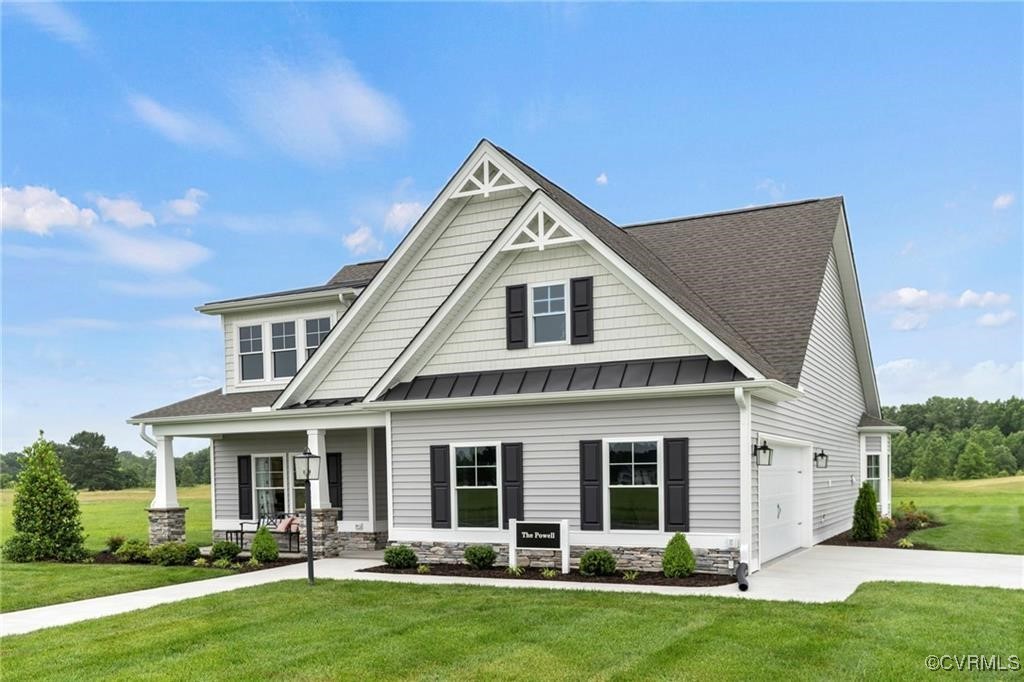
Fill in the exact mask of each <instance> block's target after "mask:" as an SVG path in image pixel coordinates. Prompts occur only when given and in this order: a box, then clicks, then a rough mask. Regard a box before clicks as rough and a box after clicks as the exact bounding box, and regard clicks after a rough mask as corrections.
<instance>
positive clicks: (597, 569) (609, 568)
mask: <svg viewBox="0 0 1024 682" xmlns="http://www.w3.org/2000/svg"><path fill="white" fill-rule="evenodd" d="M615 564H616V562H615V557H613V556H612V553H611V552H609V551H608V550H607V549H588V550H587V551H586V552H584V553H583V556H581V557H580V573H582V574H583V575H611V574H612V573H615Z"/></svg>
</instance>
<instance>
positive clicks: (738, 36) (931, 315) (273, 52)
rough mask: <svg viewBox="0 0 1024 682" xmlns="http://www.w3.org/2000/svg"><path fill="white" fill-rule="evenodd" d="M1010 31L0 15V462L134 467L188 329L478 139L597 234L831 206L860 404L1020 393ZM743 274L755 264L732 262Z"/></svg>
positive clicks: (395, 223) (631, 19)
mask: <svg viewBox="0 0 1024 682" xmlns="http://www.w3.org/2000/svg"><path fill="white" fill-rule="evenodd" d="M1022 28H1024V27H1022V7H1021V6H1020V5H1013V4H1005V5H961V6H957V5H881V4H871V5H863V6H846V5H795V4H793V5H791V4H787V5H767V4H758V5H739V4H729V5H621V4H620V5H607V6H605V5H571V6H546V5H537V4H534V5H512V4H501V5H486V6H485V5H463V4H448V5H426V4H416V5H331V4H314V5H284V4H256V5H242V4H233V3H226V4H221V5H206V4H169V3H153V4H150V3H139V4H131V5H108V4H88V3H87V4H74V5H31V6H29V5H20V6H19V5H11V4H7V3H5V5H4V7H3V25H2V30H3V36H2V37H3V47H2V50H3V52H2V76H3V81H2V106H3V113H2V115H3V119H2V132H3V151H2V161H3V187H4V190H3V200H4V204H3V233H2V237H3V261H2V264H3V443H2V447H3V449H4V450H5V451H6V450H10V449H14V448H20V447H21V446H23V445H24V444H26V443H27V442H28V441H30V440H31V439H32V438H33V436H34V434H35V433H36V431H37V430H38V429H40V428H43V429H45V430H46V432H47V434H48V436H50V437H53V438H57V439H65V438H67V437H68V436H69V435H71V434H72V433H74V432H75V431H78V430H80V429H92V430H100V431H103V432H105V433H106V434H108V437H109V438H110V439H111V440H112V441H113V442H115V443H116V444H117V445H119V446H121V447H124V448H130V449H134V450H136V451H141V450H142V449H143V447H142V443H141V441H140V440H139V439H138V437H137V435H136V433H135V431H134V429H132V428H130V427H128V426H127V425H125V424H124V419H125V418H126V417H128V416H129V415H131V414H134V413H137V412H140V411H143V410H145V409H149V408H152V407H156V406H158V405H161V404H164V403H167V402H170V401H172V400H177V399H180V398H183V397H187V396H189V395H193V394H196V393H200V392H203V391H206V390H210V389H212V388H215V387H217V386H219V385H220V384H221V382H222V374H223V370H222V363H223V359H222V355H221V349H220V340H219V331H218V328H217V325H216V322H215V321H214V320H210V319H206V318H204V317H203V316H200V315H198V314H197V313H195V312H194V311H193V307H194V306H195V305H197V304H199V303H202V302H205V301H208V300H215V299H219V298H226V297H231V296H235V295H245V294H252V293H258V292H262V291H273V290H277V289H284V288H292V287H299V286H306V285H312V284H318V283H321V282H322V281H324V280H326V279H327V278H328V277H329V276H330V275H331V274H332V273H333V272H334V271H335V270H336V269H337V268H338V267H339V266H340V265H342V264H343V263H346V262H353V261H360V260H368V259H373V258H379V257H383V256H385V255H387V253H388V252H389V251H390V249H391V248H392V247H393V246H394V245H395V244H396V243H397V241H398V240H399V239H400V238H401V236H402V234H403V232H404V230H405V229H406V228H407V226H408V224H409V222H410V220H411V219H413V218H415V217H416V213H417V211H418V209H419V208H421V207H422V206H424V205H425V204H426V203H429V201H430V200H431V198H432V197H433V195H434V193H435V192H436V191H437V190H438V189H439V188H440V187H441V185H443V183H444V182H445V181H446V180H447V178H448V177H449V175H450V174H451V173H452V172H453V171H454V170H455V168H456V167H457V165H458V164H459V163H460V162H461V160H462V159H463V158H464V156H465V155H466V154H467V153H468V152H469V151H470V150H471V149H472V147H473V145H474V144H475V143H476V142H477V140H478V139H479V138H481V137H488V138H490V139H492V140H493V141H495V142H496V143H498V144H499V145H502V146H505V147H507V148H509V149H510V150H512V151H513V152H514V153H516V154H517V155H519V156H520V157H522V158H523V159H525V160H527V161H528V162H529V163H531V164H532V165H534V166H535V167H536V168H538V169H539V170H540V171H541V172H543V173H545V174H546V175H548V176H549V177H551V178H552V179H554V180H555V181H556V182H558V183H560V184H562V185H563V186H565V187H566V188H567V189H569V190H570V191H572V192H574V193H575V194H576V195H577V196H579V197H580V198H581V199H582V200H584V201H585V202H587V203H589V204H590V205H591V206H593V207H594V208H596V209H597V210H599V211H601V212H602V213H604V214H605V215H607V216H608V217H610V218H611V219H612V220H614V221H617V222H620V223H629V222H637V221H642V220H653V219H657V218H665V217H670V216H677V215H688V214H694V213H701V212H707V211H716V210H723V209H729V208H736V207H742V206H747V205H751V204H763V203H772V202H775V201H786V200H794V199H800V198H807V197H819V196H827V195H834V194H843V195H845V197H846V204H847V209H848V213H849V220H850V224H851V229H852V232H853V240H854V246H855V250H856V257H857V264H858V268H859V273H860V280H861V287H862V293H863V297H864V303H865V307H866V309H867V313H868V321H869V326H870V333H871V340H872V344H873V351H874V360H875V364H876V367H877V370H878V374H879V380H880V385H881V391H882V400H883V402H885V403H887V404H888V403H894V402H902V401H909V400H918V399H923V398H925V397H927V396H929V395H932V394H934V393H940V394H945V395H975V396H977V397H980V398H997V397H1006V396H1008V395H1010V394H1012V393H1016V394H1020V393H1021V376H1022V370H1021V354H1022V335H1021V320H1020V315H1021V296H1022V291H1021V253H1022V241H1021V208H1020V206H1021V204H1020V201H1021V196H1020V194H1021V185H1022V171H1021V166H1022V158H1021V150H1022V142H1024V141H1022V132H1021V129H1022V123H1021V122H1022V116H1024V112H1022V84H1021V68H1022V37H1021V36H1022V35H1024V32H1022ZM751 266H752V267H756V259H754V258H752V259H751Z"/></svg>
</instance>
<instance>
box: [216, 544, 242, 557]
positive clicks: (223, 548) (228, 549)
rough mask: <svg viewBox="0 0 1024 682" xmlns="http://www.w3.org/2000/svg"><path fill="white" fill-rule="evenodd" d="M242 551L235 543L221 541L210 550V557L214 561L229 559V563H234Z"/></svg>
mask: <svg viewBox="0 0 1024 682" xmlns="http://www.w3.org/2000/svg"><path fill="white" fill-rule="evenodd" d="M241 551H242V548H241V547H239V546H238V545H236V544H235V543H233V542H228V541H227V540H221V541H220V542H215V543H213V547H211V548H210V556H211V557H213V558H214V559H227V560H228V561H234V560H235V557H237V556H238V553H239V552H241Z"/></svg>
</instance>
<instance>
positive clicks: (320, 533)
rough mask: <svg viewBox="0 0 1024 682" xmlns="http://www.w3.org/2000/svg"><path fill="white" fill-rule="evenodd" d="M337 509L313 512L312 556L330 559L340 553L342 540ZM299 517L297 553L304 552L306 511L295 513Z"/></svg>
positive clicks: (301, 510)
mask: <svg viewBox="0 0 1024 682" xmlns="http://www.w3.org/2000/svg"><path fill="white" fill-rule="evenodd" d="M338 511H339V510H338V509H330V508H328V509H314V510H313V530H312V536H313V556H315V557H318V558H319V557H332V556H338V554H340V553H341V547H342V539H341V534H340V533H339V532H338ZM295 515H296V516H298V517H299V551H300V552H303V553H304V552H305V551H306V510H305V509H300V510H298V511H297V512H295Z"/></svg>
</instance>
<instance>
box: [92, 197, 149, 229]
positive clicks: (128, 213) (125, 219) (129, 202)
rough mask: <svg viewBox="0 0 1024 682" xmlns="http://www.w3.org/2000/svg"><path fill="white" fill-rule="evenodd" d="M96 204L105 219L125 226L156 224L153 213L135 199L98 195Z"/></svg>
mask: <svg viewBox="0 0 1024 682" xmlns="http://www.w3.org/2000/svg"><path fill="white" fill-rule="evenodd" d="M96 206H97V207H98V208H99V209H100V215H101V216H103V220H106V221H108V222H114V223H117V224H119V225H124V226H125V227H142V226H143V225H155V224H156V220H155V219H154V218H153V214H152V213H150V212H149V211H146V210H144V209H143V208H142V205H141V204H139V202H137V201H135V200H134V199H110V198H108V197H103V196H101V197H96Z"/></svg>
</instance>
